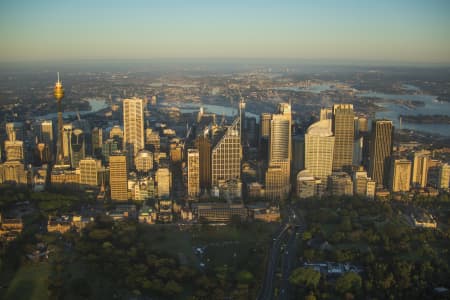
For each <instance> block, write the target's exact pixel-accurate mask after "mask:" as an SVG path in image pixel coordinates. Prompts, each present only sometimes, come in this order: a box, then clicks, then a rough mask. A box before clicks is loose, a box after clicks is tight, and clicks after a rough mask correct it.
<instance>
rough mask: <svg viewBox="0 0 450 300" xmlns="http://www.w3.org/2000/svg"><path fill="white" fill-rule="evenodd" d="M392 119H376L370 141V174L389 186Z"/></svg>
mask: <svg viewBox="0 0 450 300" xmlns="http://www.w3.org/2000/svg"><path fill="white" fill-rule="evenodd" d="M393 134H394V127H393V125H392V121H388V120H375V121H373V123H372V135H371V141H370V155H369V156H370V162H369V175H370V177H371V178H372V179H373V180H375V182H376V183H377V185H384V186H385V187H387V186H388V181H389V171H390V160H391V155H392V138H393Z"/></svg>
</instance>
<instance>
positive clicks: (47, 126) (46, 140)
mask: <svg viewBox="0 0 450 300" xmlns="http://www.w3.org/2000/svg"><path fill="white" fill-rule="evenodd" d="M37 131H38V140H39V142H40V143H43V144H45V146H46V147H45V150H44V151H45V157H46V158H49V159H50V160H51V159H52V158H53V155H54V153H55V152H54V144H53V121H51V120H44V121H42V122H40V123H39V126H38V130H37Z"/></svg>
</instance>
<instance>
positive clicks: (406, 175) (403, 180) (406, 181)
mask: <svg viewBox="0 0 450 300" xmlns="http://www.w3.org/2000/svg"><path fill="white" fill-rule="evenodd" d="M391 165H392V168H391V169H392V170H391V176H392V177H391V185H390V186H391V190H392V192H394V193H396V192H409V189H410V182H411V161H410V160H408V159H394V160H393V162H392V164H391Z"/></svg>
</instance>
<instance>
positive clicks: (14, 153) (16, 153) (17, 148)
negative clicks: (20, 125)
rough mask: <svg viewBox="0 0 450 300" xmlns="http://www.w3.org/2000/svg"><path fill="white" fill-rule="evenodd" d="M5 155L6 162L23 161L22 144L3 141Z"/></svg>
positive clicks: (20, 142)
mask: <svg viewBox="0 0 450 300" xmlns="http://www.w3.org/2000/svg"><path fill="white" fill-rule="evenodd" d="M5 154H6V160H7V161H12V160H19V161H23V158H24V155H23V142H22V141H18V140H14V141H9V140H7V141H5Z"/></svg>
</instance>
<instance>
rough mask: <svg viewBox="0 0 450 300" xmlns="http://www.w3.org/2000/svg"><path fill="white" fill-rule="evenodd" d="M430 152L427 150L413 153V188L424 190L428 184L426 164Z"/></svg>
mask: <svg viewBox="0 0 450 300" xmlns="http://www.w3.org/2000/svg"><path fill="white" fill-rule="evenodd" d="M430 154H431V152H430V151H428V150H422V151H417V152H415V153H414V164H413V172H412V184H413V186H414V187H420V188H424V187H426V186H427V182H428V162H429V160H430Z"/></svg>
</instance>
